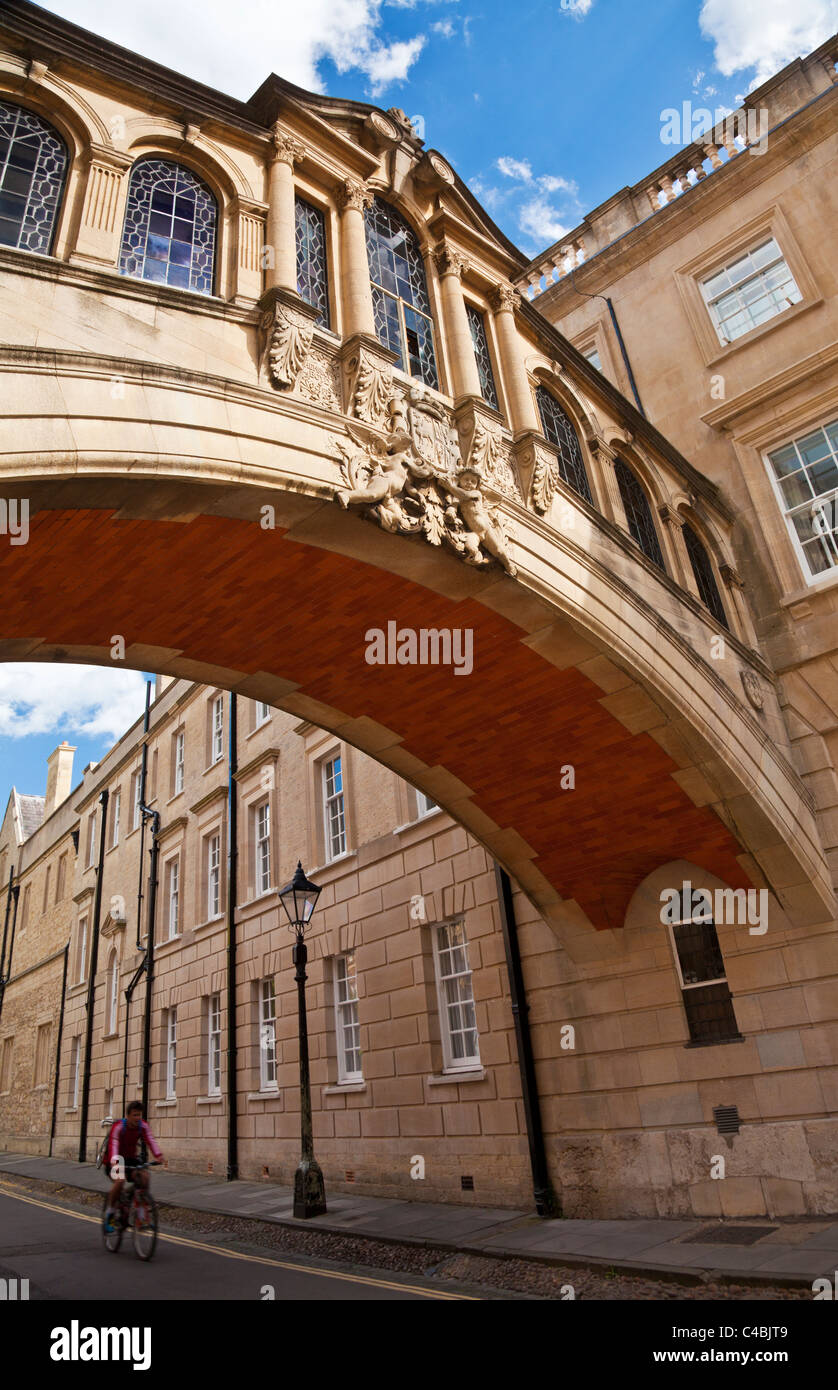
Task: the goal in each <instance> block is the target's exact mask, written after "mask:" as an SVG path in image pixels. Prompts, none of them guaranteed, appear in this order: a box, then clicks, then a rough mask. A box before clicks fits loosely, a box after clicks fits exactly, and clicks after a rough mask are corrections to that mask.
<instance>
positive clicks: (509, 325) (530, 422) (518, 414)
mask: <svg viewBox="0 0 838 1390" xmlns="http://www.w3.org/2000/svg"><path fill="white" fill-rule="evenodd" d="M519 298H520V296H519V294H518V291H517V290H514V289H513V288H512V286H511V285H498V286H497V287H496V289H495V290H494V292H493V294H492V297H491V301H490V302H491V306H492V310H493V313H494V317H495V326H496V328H497V338H498V351H499V354H500V366H501V372H502V374H503V380H504V385H505V387H506V400H507V408H508V410H509V427H510V429H511V430H512V433H513V435H519V434H524V433H535V434H540V433H541V423H540V421H539V419H538V415H537V413H536V409H535V401H534V400H533V394H532V391H531V390H530V383H529V380H528V378H527V369H526V367H525V365H524V351H523V344H522V342H521V339H520V337H519V336H518V329H517V327H516V324H515V305H516V304H517V302H518V299H519Z"/></svg>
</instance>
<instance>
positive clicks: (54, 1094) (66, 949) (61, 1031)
mask: <svg viewBox="0 0 838 1390" xmlns="http://www.w3.org/2000/svg"><path fill="white" fill-rule="evenodd" d="M69 959H70V943H69V941H68V942H67V945H66V946H65V947H64V974H63V975H62V977H61V1008H60V1010H59V1013H58V1040H57V1042H56V1044H55V1085H54V1086H53V1088H52V1119H51V1121H50V1126H49V1151H48V1153H47V1158H52V1146H53V1143H54V1142H55V1117H56V1115H57V1114H58V1085H59V1080H60V1077H61V1040H62V1038H63V1036H64V1001H65V999H66V998H67V963H68V961H69Z"/></svg>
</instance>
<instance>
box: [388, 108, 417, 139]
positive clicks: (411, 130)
mask: <svg viewBox="0 0 838 1390" xmlns="http://www.w3.org/2000/svg"><path fill="white" fill-rule="evenodd" d="M387 115H388V116H392V118H393V120H394V121H395V122H396V125H397V126H398V127H399V129H400V130H401V131H402V132H403V134H405V135H409V136H411V138H412V139H414V140H415V139H417V135H416V128H415V126H414V124H413V122H412V120H411V119H410V117H409V116H408V114H407V112H406V111H403V110H402V108H401V107H400V106H391V107H389V109H388V111H387Z"/></svg>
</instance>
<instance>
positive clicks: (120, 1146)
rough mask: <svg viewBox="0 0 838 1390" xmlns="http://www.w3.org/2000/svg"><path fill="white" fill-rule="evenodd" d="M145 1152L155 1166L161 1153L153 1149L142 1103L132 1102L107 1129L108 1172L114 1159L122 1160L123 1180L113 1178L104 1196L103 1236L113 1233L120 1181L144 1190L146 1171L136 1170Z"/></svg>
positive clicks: (142, 1169) (152, 1138) (146, 1183)
mask: <svg viewBox="0 0 838 1390" xmlns="http://www.w3.org/2000/svg"><path fill="white" fill-rule="evenodd" d="M149 1149H151V1152H152V1153H153V1154H154V1157H155V1158H156V1159H157V1161H158V1163H159V1162H160V1161H161V1160H162V1158H163V1154H162V1153H161V1151H160V1149H159V1148H158V1147H157V1143H156V1141H155V1138H154V1135H153V1134H152V1132H151V1129H150V1128H149V1126H148V1125H147V1124H146V1122H145V1120H144V1119H143V1107H142V1102H141V1101H138V1100H132V1101H131V1104H130V1105H129V1106H128V1109H127V1110H126V1112H125V1118H124V1119H122V1120H117V1122H116V1124H114V1125H112V1126H111V1129H110V1133H109V1134H108V1159H107V1162H108V1171H109V1172H110V1173H111V1175H113V1164H114V1162H115V1161H116V1160H117V1159H118V1158H122V1160H123V1163H124V1165H125V1177H124V1178H114V1180H113V1184H112V1186H111V1190H110V1192H109V1193H108V1209H107V1211H106V1213H105V1233H106V1234H107V1235H112V1234H113V1231H114V1224H113V1217H114V1213H115V1211H116V1208H117V1205H118V1203H119V1194H120V1192H121V1191H122V1184H123V1182H124V1181H126V1180H127V1181H128V1182H133V1183H136V1184H137V1186H138V1187H143V1188H147V1187H148V1170H147V1169H146V1168H140V1169H138V1168H137V1164H139V1163H145V1162H146V1160H147V1158H148V1150H149Z"/></svg>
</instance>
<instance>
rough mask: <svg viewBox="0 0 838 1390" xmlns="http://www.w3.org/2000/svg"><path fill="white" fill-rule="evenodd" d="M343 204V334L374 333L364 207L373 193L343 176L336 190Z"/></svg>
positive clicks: (349, 335)
mask: <svg viewBox="0 0 838 1390" xmlns="http://www.w3.org/2000/svg"><path fill="white" fill-rule="evenodd" d="M337 200H338V207H339V208H340V215H341V216H340V282H341V306H342V309H343V336H344V338H345V339H346V338H352V337H355V336H356V335H357V334H359V333H361V334H365V335H367V336H369V337H372V338H374V337H375V317H374V315H373V307H372V288H371V286H370V267H369V260H368V259H367V239H366V231H365V228H364V208H368V207H371V206H372V200H373V195H372V193H371V192H370V190H369V189H368V188H367V187H366V185H365V184H363V183H361V182H360V180H359V179H344V181H343V182H342V183H341V184H340V185H339V186H338V190H337Z"/></svg>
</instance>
